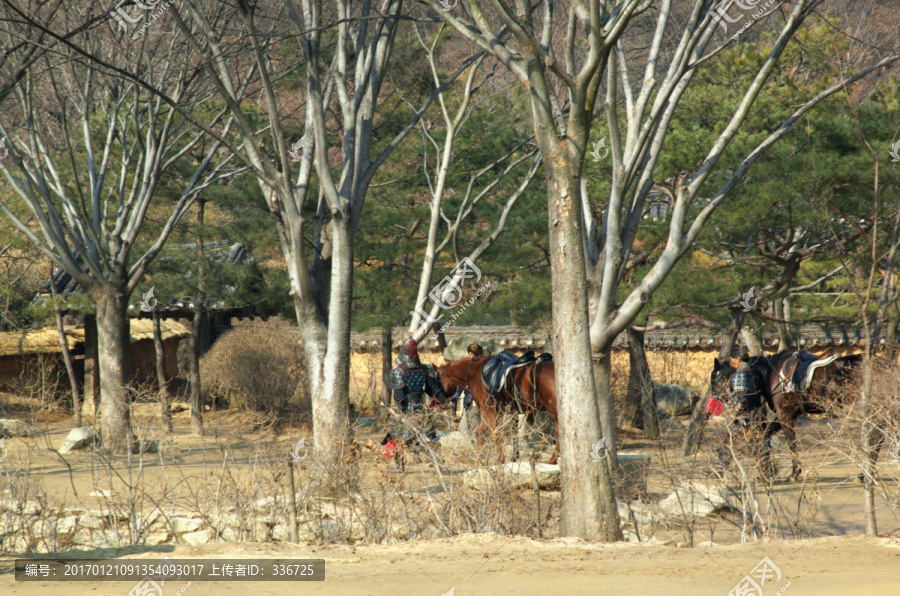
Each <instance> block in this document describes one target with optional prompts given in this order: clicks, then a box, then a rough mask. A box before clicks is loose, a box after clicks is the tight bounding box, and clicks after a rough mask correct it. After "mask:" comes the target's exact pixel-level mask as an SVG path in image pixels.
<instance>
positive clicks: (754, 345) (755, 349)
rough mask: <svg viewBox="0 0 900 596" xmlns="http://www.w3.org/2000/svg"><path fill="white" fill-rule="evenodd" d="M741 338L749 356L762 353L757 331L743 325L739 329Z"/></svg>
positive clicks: (760, 340)
mask: <svg viewBox="0 0 900 596" xmlns="http://www.w3.org/2000/svg"><path fill="white" fill-rule="evenodd" d="M741 339H743V340H744V345H745V346H747V353H748V354H749V355H750V356H751V357H752V356H762V355H763V344H762V339H760V337H759V333H757V332H756V331H754V330H753V329H751V328H750V327H743V328H742V329H741Z"/></svg>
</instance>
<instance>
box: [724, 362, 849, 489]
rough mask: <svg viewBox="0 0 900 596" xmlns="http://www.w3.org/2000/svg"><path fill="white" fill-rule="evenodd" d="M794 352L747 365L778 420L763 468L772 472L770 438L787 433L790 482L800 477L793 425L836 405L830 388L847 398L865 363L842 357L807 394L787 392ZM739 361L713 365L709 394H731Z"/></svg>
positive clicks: (769, 428)
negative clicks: (853, 378)
mask: <svg viewBox="0 0 900 596" xmlns="http://www.w3.org/2000/svg"><path fill="white" fill-rule="evenodd" d="M794 354H795V351H794V350H786V351H784V352H780V353H778V354H774V355H772V356H768V357H766V356H755V357H753V358H750V360H749V361H748V362H747V365H748V366H749V367H750V368H751V369H752V370H754V371H755V372H756V373H757V374H758V375H759V378H761V379H763V387H762V388H761V389H762V394H763V398H764V399H765V403H766V404H767V405H768V406H769V408H770V409H771V410H772V411H773V412H774V413H775V420H773V421H772V422H768V423H767V424H766V427H765V432H764V433H763V443H764V456H763V465H764V469H766V470H767V471H771V464H770V459H769V452H770V450H771V446H770V444H771V438H772V436H773V435H774V434H775V433H776V432H778V431H779V430H781V431H784V436H785V438H786V439H787V443H788V446H789V448H790V451H791V462H792V470H791V475H790V479H791V480H795V479H797V478H799V477H800V474H801V472H802V470H801V468H800V459H799V457H798V456H797V433H796V432H795V430H794V423H795V422H796V420H797V418H799V417H800V416H801V415H803V414H819V413H824V412H827V411H828V410H829V408H830V407H831V406H833V405H834V404H831V403H829V400H830V399H831V398H830V396H831V395H832V394H831V392H829V391H828V387H829V385H832V384H836V385H838V386H840V387H841V388H842V389H843V391H841V392H838V394H837V395H838V398H837V399H838V400H840V401H844V400H845V399H846V393H847V389H849V387H848V385H849V381H850V380H851V373H852V372H853V371H854V370H855V369H856V368H858V367H859V366H860V364H861V363H862V356H859V355H852V356H843V357H840V358H838V359H836V360H835V361H834V362H831V363H830V364H828V365H826V366H823V367H821V368H818V369H816V371H815V373H814V374H813V377H812V380H811V382H810V384H809V387H808V388H807V389H806V391H804V392H802V393H800V392H790V393H788V392H787V391H786V389H787V383H786V380H785V379H789V378H790V376H791V375H792V374H793V372H794V369H795V368H796V367H797V358H796V356H795V355H794ZM741 364H742V363H741V362H740V361H737V360H735V361H730V362H729V361H726V362H720V361H719V360H716V361H715V362H714V366H713V371H712V373H711V374H710V394H711V395H723V394H724V395H730V394H731V388H730V385H729V381H730V379H731V376H732V375H733V374H734V373H735V371H736V369H737V368H738V367H739V366H740V365H741Z"/></svg>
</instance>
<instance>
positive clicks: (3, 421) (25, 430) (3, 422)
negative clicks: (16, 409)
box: [0, 418, 32, 437]
mask: <svg viewBox="0 0 900 596" xmlns="http://www.w3.org/2000/svg"><path fill="white" fill-rule="evenodd" d="M31 431H32V429H31V426H29V425H28V423H26V422H24V421H22V420H16V419H14V418H0V437H27V436H29V435H31Z"/></svg>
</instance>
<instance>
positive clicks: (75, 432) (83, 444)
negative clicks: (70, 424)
mask: <svg viewBox="0 0 900 596" xmlns="http://www.w3.org/2000/svg"><path fill="white" fill-rule="evenodd" d="M99 443H100V437H99V436H98V435H97V433H95V432H94V429H93V428H91V427H90V426H81V427H79V428H73V429H72V430H70V431H69V435H68V436H67V437H66V438H65V439H63V441H62V443H61V444H60V446H59V453H60V454H62V455H65V454H67V453H71V452H72V451H75V450H77V449H85V448H87V447H92V446H94V445H97V444H99Z"/></svg>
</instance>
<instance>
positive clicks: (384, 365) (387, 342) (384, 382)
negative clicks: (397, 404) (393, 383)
mask: <svg viewBox="0 0 900 596" xmlns="http://www.w3.org/2000/svg"><path fill="white" fill-rule="evenodd" d="M392 343H393V342H392V340H391V326H390V325H385V326H384V327H382V328H381V398H380V400H379V401H380V403H379V406H380V407H381V410H382V411H384V409H385V408H386V407H388V405H390V403H391V389H390V387H388V373H390V372H391V368H392V367H391V364H393V357H394V353H393V351H392V350H391V345H392Z"/></svg>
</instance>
